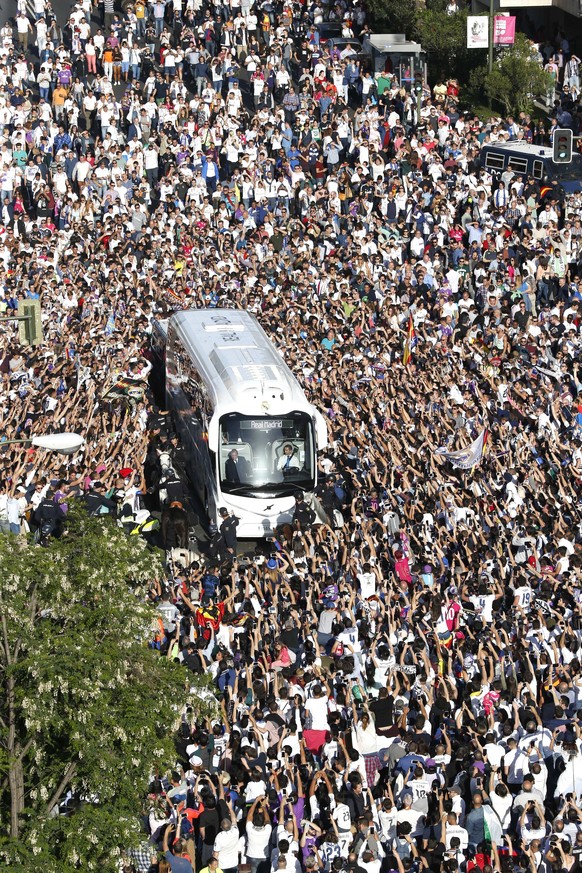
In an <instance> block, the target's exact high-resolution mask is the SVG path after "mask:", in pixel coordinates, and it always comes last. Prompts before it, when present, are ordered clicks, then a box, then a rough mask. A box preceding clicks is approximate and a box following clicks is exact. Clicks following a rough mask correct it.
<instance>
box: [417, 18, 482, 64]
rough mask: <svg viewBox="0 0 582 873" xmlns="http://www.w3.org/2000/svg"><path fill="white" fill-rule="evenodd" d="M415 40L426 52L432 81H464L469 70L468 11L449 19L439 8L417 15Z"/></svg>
mask: <svg viewBox="0 0 582 873" xmlns="http://www.w3.org/2000/svg"><path fill="white" fill-rule="evenodd" d="M416 38H417V39H418V41H419V42H420V43H421V45H422V47H423V49H424V50H425V51H426V52H428V66H429V74H430V77H431V80H436V79H438V78H442V79H448V78H449V76H459V77H462V78H465V77H466V74H467V67H468V63H467V61H468V51H469V50H468V49H467V10H466V9H464V10H461V11H459V12H455V13H454V14H453V15H448V14H447V12H446V11H445V10H444V8H442V4H438V5H436V4H435V5H429V4H427V6H426V8H424V9H423V8H420V9H418V11H417V13H416Z"/></svg>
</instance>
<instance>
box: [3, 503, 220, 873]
mask: <svg viewBox="0 0 582 873" xmlns="http://www.w3.org/2000/svg"><path fill="white" fill-rule="evenodd" d="M160 572H161V566H160V563H159V559H158V558H157V557H156V556H155V555H154V554H152V553H151V552H150V551H148V549H147V548H146V545H145V543H144V542H143V541H142V540H141V539H139V538H137V537H135V538H134V537H131V538H130V537H127V536H126V535H125V534H124V533H123V531H121V530H120V529H119V528H118V527H116V525H115V524H114V523H113V522H112V521H109V520H103V519H95V518H89V517H88V516H87V515H86V513H85V512H84V510H82V509H80V508H76V507H73V509H72V510H71V512H70V515H69V520H68V523H67V533H66V535H65V536H64V537H63V538H62V539H61V540H60V541H55V542H53V543H52V544H51V545H50V546H49V547H48V548H46V549H45V548H40V547H31V546H29V545H26V544H24V543H21V542H17V541H16V540H14V539H10V540H9V539H6V538H2V540H0V576H1V578H2V585H1V587H0V621H1V638H0V674H1V681H2V686H3V688H2V692H3V693H2V699H1V700H0V810H1V816H0V859H3V860H4V861H5V862H6V863H7V864H8V866H10V867H12V869H15V870H16V869H18V870H19V871H27V870H31V871H32V870H34V871H38V870H39V869H42V870H43V873H53V871H54V873H57V871H58V873H72V871H73V870H80V869H83V870H92V869H97V868H98V869H100V870H102V871H114V870H117V869H118V867H117V865H116V859H117V857H118V854H119V847H120V846H127V845H131V844H133V843H134V842H135V841H136V839H137V838H138V834H139V823H138V816H139V812H140V800H141V798H142V796H143V794H144V793H145V791H146V790H147V786H148V783H149V781H150V778H151V773H152V769H153V768H156V767H158V768H160V769H162V770H165V769H167V767H168V766H170V765H172V763H173V761H174V758H175V752H174V748H173V731H174V728H175V725H176V720H177V717H178V714H179V713H178V708H179V707H180V705H181V704H183V702H184V701H185V699H186V697H187V688H186V686H185V684H184V681H185V674H184V671H183V669H182V668H180V667H178V666H177V665H175V664H173V663H172V662H170V661H169V660H168V659H166V658H160V657H159V656H158V655H157V654H156V653H155V652H154V651H153V650H151V649H149V648H148V647H147V645H146V642H145V641H146V639H147V638H149V637H150V636H151V626H152V618H153V612H152V610H151V608H150V607H149V606H148V605H147V603H146V601H145V595H146V591H147V583H148V581H151V580H152V579H153V578H154V576H155V575H156V574H159V573H160ZM193 696H194V699H193V700H192V701H191V702H192V703H193V705H194V706H196V707H198V709H199V710H201V711H202V712H203V713H204V714H206V713H207V712H208V709H209V704H207V703H203V696H200V695H199V694H197V693H196V692H195V693H194V695H193ZM68 792H72V794H73V796H74V798H75V800H76V803H75V805H74V807H73V810H72V812H71V814H70V815H68V816H63V815H59V814H58V804H59V801H61V800H62V799H63V798H64V797H65V796H66V794H67V793H68Z"/></svg>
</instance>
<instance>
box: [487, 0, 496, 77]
mask: <svg viewBox="0 0 582 873" xmlns="http://www.w3.org/2000/svg"><path fill="white" fill-rule="evenodd" d="M493 3H494V0H489V65H488V66H489V72H490V73H492V72H493V39H494V24H495V20H494V17H493Z"/></svg>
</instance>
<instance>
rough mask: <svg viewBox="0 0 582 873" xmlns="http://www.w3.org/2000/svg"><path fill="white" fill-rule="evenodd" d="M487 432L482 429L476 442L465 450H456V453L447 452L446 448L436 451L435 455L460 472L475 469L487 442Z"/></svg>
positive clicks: (485, 429)
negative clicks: (448, 462)
mask: <svg viewBox="0 0 582 873" xmlns="http://www.w3.org/2000/svg"><path fill="white" fill-rule="evenodd" d="M487 436H488V431H487V428H484V429H483V430H482V431H481V433H480V434H479V436H478V437H477V439H476V440H474V441H473V442H472V443H471V445H470V446H467V448H466V449H457V451H456V452H447V450H446V448H441V449H436V450H435V455H440V456H441V458H445V460H447V461H450V462H451V464H452V465H453V467H459V468H460V469H461V470H470V469H471V467H475V466H476V464H478V463H479V461H480V460H481V458H482V457H483V449H484V448H485V444H486V442H487Z"/></svg>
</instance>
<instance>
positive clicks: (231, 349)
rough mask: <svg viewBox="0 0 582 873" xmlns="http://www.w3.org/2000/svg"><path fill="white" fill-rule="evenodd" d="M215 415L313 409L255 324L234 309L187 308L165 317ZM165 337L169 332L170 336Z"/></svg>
mask: <svg viewBox="0 0 582 873" xmlns="http://www.w3.org/2000/svg"><path fill="white" fill-rule="evenodd" d="M173 331H175V333H176V336H177V337H179V338H180V340H181V341H182V343H183V344H184V347H185V349H186V351H187V352H188V354H189V355H190V357H191V358H192V360H193V362H194V363H195V365H196V368H197V370H198V372H199V373H200V375H201V376H202V377H203V378H204V380H205V383H206V386H207V390H208V391H209V392H210V393H211V395H212V396H213V399H214V403H215V406H216V407H217V408H218V410H219V411H220V414H221V415H224V414H227V413H229V412H238V413H241V414H243V415H280V414H282V413H285V412H292V411H294V410H297V411H299V412H307V413H308V414H309V415H313V414H314V412H315V410H314V407H313V406H312V405H311V404H310V403H309V402H308V400H307V398H306V397H305V394H304V392H303V389H302V388H301V386H300V385H299V382H298V381H297V379H296V378H295V376H294V375H293V373H292V372H291V370H290V369H289V367H288V366H287V364H286V363H285V361H284V360H283V358H282V356H281V355H280V354H279V352H278V351H277V350H276V348H275V347H274V346H273V344H272V343H271V340H270V339H269V337H268V336H267V334H266V333H265V331H264V330H263V328H262V327H261V326H260V325H259V324H258V322H257V321H256V319H255V318H254V316H252V315H251V314H250V313H248V312H244V311H242V310H239V309H193V310H187V311H184V312H177V313H175V314H174V315H172V317H171V318H170V321H169V332H170V333H172V332H173ZM170 340H171V338H170Z"/></svg>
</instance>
